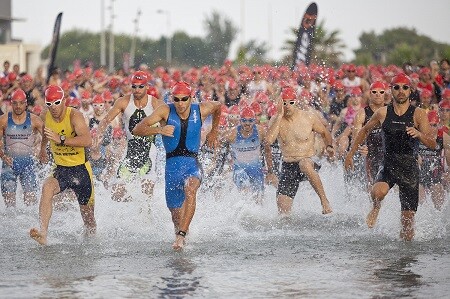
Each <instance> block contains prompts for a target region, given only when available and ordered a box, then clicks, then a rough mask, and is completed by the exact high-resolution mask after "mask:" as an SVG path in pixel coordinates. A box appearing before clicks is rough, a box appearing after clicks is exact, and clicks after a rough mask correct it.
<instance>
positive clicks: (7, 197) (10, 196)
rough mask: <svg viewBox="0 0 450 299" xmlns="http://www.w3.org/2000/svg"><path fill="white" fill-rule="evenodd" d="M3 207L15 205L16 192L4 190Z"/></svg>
mask: <svg viewBox="0 0 450 299" xmlns="http://www.w3.org/2000/svg"><path fill="white" fill-rule="evenodd" d="M2 195H3V200H4V201H5V207H7V208H14V207H15V206H16V193H11V192H6V193H2Z"/></svg>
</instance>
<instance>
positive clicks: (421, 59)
mask: <svg viewBox="0 0 450 299" xmlns="http://www.w3.org/2000/svg"><path fill="white" fill-rule="evenodd" d="M359 41H360V43H361V47H360V48H359V49H357V50H355V51H354V52H355V55H356V58H355V62H356V63H360V62H362V61H366V62H368V63H374V64H396V65H402V64H403V63H405V62H412V63H413V64H424V65H425V64H428V63H429V61H430V60H433V59H439V58H440V57H448V56H446V53H447V54H448V53H449V52H450V45H446V44H440V43H437V42H435V41H433V40H432V39H431V38H429V37H427V36H424V35H419V34H418V33H417V31H416V30H415V29H408V28H404V27H400V28H394V29H389V30H385V31H383V33H381V34H380V35H377V34H375V33H374V32H373V31H372V32H364V33H362V34H361V36H360V37H359Z"/></svg>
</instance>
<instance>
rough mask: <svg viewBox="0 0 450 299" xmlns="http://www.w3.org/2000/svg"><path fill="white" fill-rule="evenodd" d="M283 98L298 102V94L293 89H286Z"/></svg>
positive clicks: (283, 91) (282, 93) (282, 92)
mask: <svg viewBox="0 0 450 299" xmlns="http://www.w3.org/2000/svg"><path fill="white" fill-rule="evenodd" d="M281 98H282V99H283V100H296V99H297V94H296V93H295V90H294V89H293V88H292V87H285V88H283V90H282V91H281Z"/></svg>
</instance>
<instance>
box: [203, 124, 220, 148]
mask: <svg viewBox="0 0 450 299" xmlns="http://www.w3.org/2000/svg"><path fill="white" fill-rule="evenodd" d="M218 136H219V131H218V130H214V129H213V130H211V131H209V133H208V135H206V145H207V146H209V147H210V148H214V149H215V148H217V147H218V146H219V138H218Z"/></svg>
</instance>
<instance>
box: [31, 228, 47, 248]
mask: <svg viewBox="0 0 450 299" xmlns="http://www.w3.org/2000/svg"><path fill="white" fill-rule="evenodd" d="M30 237H31V238H33V239H34V240H35V241H36V242H38V243H39V244H41V245H47V234H44V233H41V232H40V231H39V230H38V229H37V228H32V229H31V230H30Z"/></svg>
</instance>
